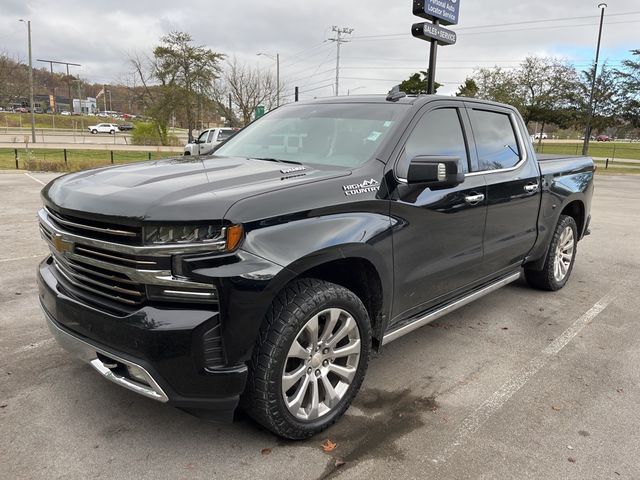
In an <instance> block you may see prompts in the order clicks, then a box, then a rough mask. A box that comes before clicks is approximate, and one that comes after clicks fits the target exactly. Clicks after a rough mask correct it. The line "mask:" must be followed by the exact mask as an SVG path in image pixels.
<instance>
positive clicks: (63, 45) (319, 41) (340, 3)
mask: <svg viewBox="0 0 640 480" xmlns="http://www.w3.org/2000/svg"><path fill="white" fill-rule="evenodd" d="M458 1H460V2H461V5H460V22H459V24H458V25H456V26H451V27H449V28H450V29H451V30H454V31H455V32H456V33H457V34H458V42H457V44H456V45H453V46H447V47H442V48H440V49H439V51H438V70H437V81H438V82H440V83H442V84H444V86H443V87H442V88H441V89H440V90H439V92H438V93H442V94H452V93H453V92H455V91H456V89H457V87H458V85H459V84H460V83H462V82H463V81H464V80H465V78H466V77H467V76H470V75H471V74H472V73H473V70H474V68H475V67H478V66H493V65H499V66H502V67H504V68H513V67H515V66H517V65H518V63H519V62H520V61H522V59H523V58H525V57H526V56H527V55H553V56H558V57H563V58H566V59H568V60H569V61H571V62H572V63H574V64H575V65H576V66H577V67H578V68H581V69H584V68H587V67H588V66H589V64H590V62H592V61H593V57H594V53H595V46H596V41H597V34H598V22H599V14H600V10H599V9H598V3H599V2H598V1H597V0H595V1H593V0H558V1H555V2H546V1H540V0H538V1H532V0H518V1H513V0H511V1H509V0H482V1H479V0H458ZM607 3H608V8H607V9H606V17H605V27H604V31H603V40H602V53H601V55H602V59H604V60H607V61H608V63H609V64H610V65H612V66H619V65H620V62H621V61H622V60H624V59H625V58H628V57H629V50H631V49H634V48H635V49H640V34H638V30H639V28H640V2H638V0H608V2H607ZM19 19H27V20H31V23H32V38H33V58H34V66H45V64H43V63H41V62H37V61H36V59H51V60H59V61H66V62H73V63H79V64H81V65H82V66H81V67H71V73H72V74H74V75H80V76H81V77H82V78H83V79H85V80H87V81H89V82H96V83H100V82H108V83H115V82H118V81H123V80H124V79H125V78H126V77H127V73H128V72H129V71H130V68H129V66H128V65H127V58H128V56H129V55H132V54H133V53H136V52H137V53H139V54H150V53H151V51H152V49H153V47H154V46H155V45H157V44H158V42H159V39H160V37H161V36H162V35H164V34H166V33H168V32H170V31H173V30H178V31H186V32H189V33H190V34H191V35H192V37H193V38H194V40H195V42H196V43H198V44H201V45H205V46H207V47H209V48H211V49H213V50H215V51H217V52H220V53H224V54H226V55H227V57H228V58H233V57H236V58H237V59H238V60H240V61H241V62H246V63H248V64H251V65H257V66H260V67H261V68H264V69H273V72H274V73H275V62H274V61H273V60H271V59H270V58H269V57H268V56H257V53H259V52H264V53H267V54H271V55H275V54H276V53H279V54H280V59H281V79H282V81H283V82H284V83H285V84H286V86H287V93H286V95H288V97H287V99H290V98H291V95H292V93H293V87H294V86H295V85H298V86H299V87H300V90H301V92H302V93H301V97H302V99H305V98H312V97H314V96H330V95H334V91H335V68H336V44H335V42H331V41H328V39H329V38H332V37H333V36H334V34H333V33H332V32H331V27H332V26H334V25H335V26H338V27H348V28H352V29H353V33H352V34H351V35H348V36H346V38H347V39H349V40H350V42H349V43H344V44H342V47H341V66H340V79H341V80H340V87H339V91H340V94H342V95H345V94H347V93H352V94H369V93H386V92H387V91H388V90H389V89H390V88H391V87H392V86H393V85H396V84H398V83H400V82H401V81H402V80H404V79H406V78H408V77H409V75H410V74H411V73H413V72H416V71H418V70H425V69H426V68H427V62H428V47H429V44H428V43H427V42H424V41H421V40H418V39H414V38H413V37H412V36H411V34H410V31H411V25H412V24H413V23H415V22H420V21H423V20H422V19H420V18H418V17H415V16H413V15H412V1H411V0H405V1H397V0H396V1H392V0H387V1H384V0H359V1H356V0H322V1H321V2H308V1H300V0H245V1H243V2H239V1H229V0H225V1H220V0H208V1H207V0H186V1H183V2H175V0H171V1H168V0H132V1H129V2H106V3H105V2H93V1H86V0H84V1H76V0H55V2H53V1H51V0H2V2H1V3H0V52H2V53H6V54H9V55H11V56H13V57H16V58H18V59H20V60H22V61H26V59H27V32H26V26H25V24H24V23H20V22H19ZM47 66H48V64H47ZM54 69H55V70H56V71H60V72H62V71H63V69H64V66H57V67H54Z"/></svg>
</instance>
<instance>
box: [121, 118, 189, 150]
mask: <svg viewBox="0 0 640 480" xmlns="http://www.w3.org/2000/svg"><path fill="white" fill-rule="evenodd" d="M158 130H159V129H158V125H157V124H155V123H153V122H138V123H136V128H135V129H133V131H132V132H131V140H132V142H133V144H134V145H171V146H179V145H180V140H178V137H176V136H175V135H168V134H167V129H166V127H165V128H163V127H160V130H162V131H163V133H164V137H165V139H166V141H165V142H164V143H163V142H162V138H161V137H160V133H159V131H158Z"/></svg>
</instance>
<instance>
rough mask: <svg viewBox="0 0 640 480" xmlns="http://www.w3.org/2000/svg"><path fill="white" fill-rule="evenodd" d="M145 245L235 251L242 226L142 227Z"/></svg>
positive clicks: (240, 238) (240, 236)
mask: <svg viewBox="0 0 640 480" xmlns="http://www.w3.org/2000/svg"><path fill="white" fill-rule="evenodd" d="M143 232H144V233H143V237H144V243H145V245H172V244H173V245H176V244H177V245H180V244H211V248H212V250H218V251H231V250H235V249H236V247H237V246H238V245H239V244H240V241H241V240H242V235H243V230H242V225H231V226H229V227H220V226H214V225H151V226H146V227H144V230H143Z"/></svg>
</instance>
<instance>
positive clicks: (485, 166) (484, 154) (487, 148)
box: [469, 110, 522, 171]
mask: <svg viewBox="0 0 640 480" xmlns="http://www.w3.org/2000/svg"><path fill="white" fill-rule="evenodd" d="M469 116H470V117H471V127H472V128H473V135H474V137H475V140H476V148H477V150H478V164H479V170H481V171H483V170H500V169H503V168H510V167H513V166H515V165H516V164H517V163H518V162H519V161H520V159H521V158H522V155H521V153H520V146H519V145H518V140H517V138H516V133H515V129H514V125H513V121H512V118H511V115H509V114H506V113H500V112H490V111H487V110H469Z"/></svg>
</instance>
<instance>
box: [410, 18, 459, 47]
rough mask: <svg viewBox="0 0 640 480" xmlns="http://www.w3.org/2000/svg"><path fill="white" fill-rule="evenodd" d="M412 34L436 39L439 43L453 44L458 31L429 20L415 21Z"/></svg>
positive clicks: (422, 37)
mask: <svg viewBox="0 0 640 480" xmlns="http://www.w3.org/2000/svg"><path fill="white" fill-rule="evenodd" d="M411 34H412V35H413V36H414V37H416V38H420V39H422V40H435V41H436V42H438V45H453V44H454V43H456V40H457V36H456V32H452V31H451V30H447V29H446V28H442V27H440V26H438V25H434V24H433V23H429V22H423V23H414V24H413V27H411Z"/></svg>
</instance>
